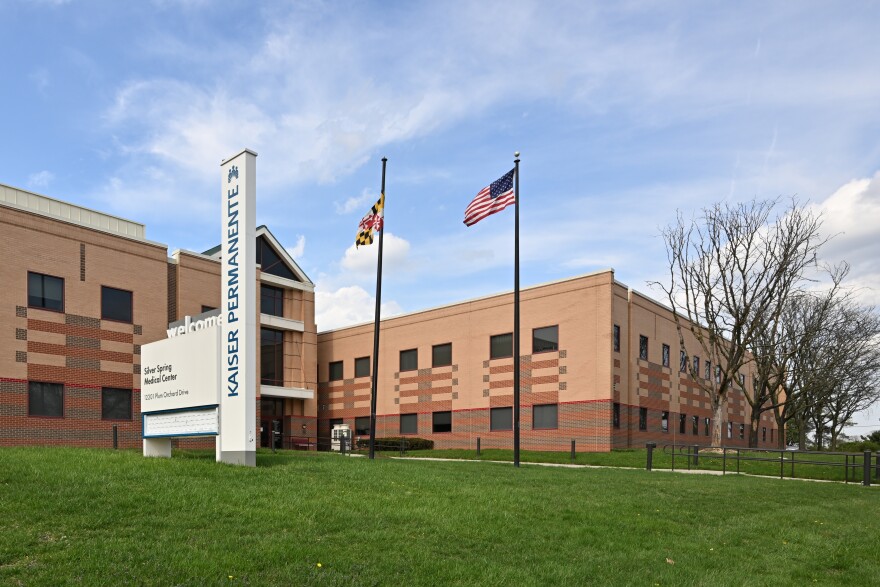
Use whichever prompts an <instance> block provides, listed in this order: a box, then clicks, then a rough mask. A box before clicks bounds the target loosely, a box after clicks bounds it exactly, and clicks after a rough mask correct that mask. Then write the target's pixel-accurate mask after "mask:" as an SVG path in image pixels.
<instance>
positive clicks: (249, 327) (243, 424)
mask: <svg viewBox="0 0 880 587" xmlns="http://www.w3.org/2000/svg"><path fill="white" fill-rule="evenodd" d="M256 165H257V154H256V153H254V152H253V151H250V150H248V149H245V150H243V151H242V152H240V153H238V154H237V155H234V156H233V157H230V158H229V159H226V160H225V161H223V162H222V163H221V164H220V170H221V182H222V215H221V216H222V226H221V228H222V230H223V240H222V242H223V244H222V249H221V251H220V254H221V256H222V259H223V265H222V270H221V274H220V280H221V282H220V292H221V294H220V303H221V305H220V310H221V312H222V314H223V330H222V334H221V338H220V345H221V353H220V436H219V437H218V439H217V441H218V443H219V447H218V451H217V453H218V454H217V460H218V461H222V462H224V463H231V464H235V465H247V466H251V467H253V466H255V465H256V462H257V460H256V450H257V445H256V429H255V428H256V419H257V404H256V401H257V392H256V389H257V379H256V378H257V342H256V339H257V336H258V335H259V331H258V330H257V328H258V324H257V306H256V304H257V303H258V300H257V269H256V264H257V252H256V250H257V247H256V193H257V181H256V179H257V177H256Z"/></svg>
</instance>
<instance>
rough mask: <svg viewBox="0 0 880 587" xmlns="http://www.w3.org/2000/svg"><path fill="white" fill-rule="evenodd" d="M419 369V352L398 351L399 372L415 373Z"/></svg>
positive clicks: (413, 350) (410, 350) (415, 350)
mask: <svg viewBox="0 0 880 587" xmlns="http://www.w3.org/2000/svg"><path fill="white" fill-rule="evenodd" d="M418 368H419V350H418V349H409V350H408V351H400V370H401V371H415V370H416V369H418Z"/></svg>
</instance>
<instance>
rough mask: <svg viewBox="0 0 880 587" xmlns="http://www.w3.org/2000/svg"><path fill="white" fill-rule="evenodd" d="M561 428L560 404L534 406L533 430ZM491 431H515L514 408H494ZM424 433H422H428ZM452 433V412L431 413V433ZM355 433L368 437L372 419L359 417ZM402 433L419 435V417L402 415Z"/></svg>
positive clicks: (355, 421)
mask: <svg viewBox="0 0 880 587" xmlns="http://www.w3.org/2000/svg"><path fill="white" fill-rule="evenodd" d="M336 424H342V419H341V418H337V419H333V420H330V429H331V430H332V429H333V426H334V425H336ZM558 427H559V406H558V404H544V405H535V406H532V430H555V429H556V428H558ZM489 430H490V431H492V432H499V431H505V430H513V408H512V407H506V408H492V409H491V410H490V412H489ZM426 432H427V431H423V432H422V433H423V434H424V433H426ZM443 432H452V412H450V411H444V412H432V413H431V433H432V434H440V433H443ZM354 433H355V435H357V436H366V435H368V434H369V433H370V417H369V416H359V417H357V418H355V419H354ZM400 433H401V434H418V433H419V415H418V414H401V415H400Z"/></svg>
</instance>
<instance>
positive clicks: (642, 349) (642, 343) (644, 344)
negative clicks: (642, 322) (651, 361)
mask: <svg viewBox="0 0 880 587" xmlns="http://www.w3.org/2000/svg"><path fill="white" fill-rule="evenodd" d="M639 358H640V359H643V360H645V361H647V360H648V337H647V336H643V335H641V334H640V335H639Z"/></svg>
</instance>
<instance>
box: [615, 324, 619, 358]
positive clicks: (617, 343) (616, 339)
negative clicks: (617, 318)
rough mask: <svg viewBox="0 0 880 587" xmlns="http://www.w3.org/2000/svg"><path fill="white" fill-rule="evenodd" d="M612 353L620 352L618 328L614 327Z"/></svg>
mask: <svg viewBox="0 0 880 587" xmlns="http://www.w3.org/2000/svg"><path fill="white" fill-rule="evenodd" d="M614 352H615V353H619V352H620V326H618V325H617V324H615V325H614Z"/></svg>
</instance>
